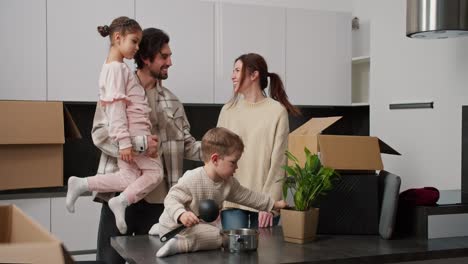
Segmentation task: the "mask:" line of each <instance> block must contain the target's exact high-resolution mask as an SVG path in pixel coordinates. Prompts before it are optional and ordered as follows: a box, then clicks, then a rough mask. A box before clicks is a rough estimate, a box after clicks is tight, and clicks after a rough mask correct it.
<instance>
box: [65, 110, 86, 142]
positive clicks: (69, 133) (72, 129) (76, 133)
mask: <svg viewBox="0 0 468 264" xmlns="http://www.w3.org/2000/svg"><path fill="white" fill-rule="evenodd" d="M63 116H64V118H65V138H66V139H74V138H82V136H81V133H80V130H79V129H78V126H77V125H76V124H75V120H73V117H72V115H71V114H70V111H68V108H67V106H65V105H63Z"/></svg>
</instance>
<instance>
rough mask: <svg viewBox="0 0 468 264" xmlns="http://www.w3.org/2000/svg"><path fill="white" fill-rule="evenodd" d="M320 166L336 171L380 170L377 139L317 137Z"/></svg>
mask: <svg viewBox="0 0 468 264" xmlns="http://www.w3.org/2000/svg"><path fill="white" fill-rule="evenodd" d="M318 148H319V151H320V160H321V161H322V164H323V165H325V166H327V167H331V168H334V169H337V170H382V169H383V163H382V158H381V156H380V147H379V139H378V138H376V137H364V136H335V135H334V136H328V135H320V136H318Z"/></svg>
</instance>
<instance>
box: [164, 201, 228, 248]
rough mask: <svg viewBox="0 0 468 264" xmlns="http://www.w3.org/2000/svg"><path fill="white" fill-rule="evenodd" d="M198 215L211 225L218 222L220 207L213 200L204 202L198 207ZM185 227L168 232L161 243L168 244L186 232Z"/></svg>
mask: <svg viewBox="0 0 468 264" xmlns="http://www.w3.org/2000/svg"><path fill="white" fill-rule="evenodd" d="M198 213H199V214H200V215H199V216H198V218H200V219H202V220H203V221H205V222H207V223H210V222H213V221H214V220H216V218H218V215H219V207H218V204H217V203H216V202H215V201H214V200H211V199H207V200H203V201H201V202H200V205H199V206H198ZM184 229H185V226H184V225H181V226H179V227H177V228H176V229H174V230H172V231H169V232H167V233H166V234H165V235H164V236H162V237H161V238H160V239H159V241H161V242H166V241H168V240H169V239H171V238H173V237H174V236H175V235H177V234H178V233H180V231H182V230H184Z"/></svg>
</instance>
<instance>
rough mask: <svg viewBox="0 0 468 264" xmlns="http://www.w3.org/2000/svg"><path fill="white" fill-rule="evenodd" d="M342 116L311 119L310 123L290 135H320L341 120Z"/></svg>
mask: <svg viewBox="0 0 468 264" xmlns="http://www.w3.org/2000/svg"><path fill="white" fill-rule="evenodd" d="M341 118H342V116H332V117H321V118H311V119H310V120H309V121H307V122H306V123H304V124H303V125H302V126H300V127H298V128H297V129H296V130H294V131H293V132H291V133H289V135H293V136H296V135H318V134H320V133H321V132H322V131H323V130H324V129H325V128H327V127H329V126H331V125H332V124H334V123H335V122H336V121H338V120H340V119H341Z"/></svg>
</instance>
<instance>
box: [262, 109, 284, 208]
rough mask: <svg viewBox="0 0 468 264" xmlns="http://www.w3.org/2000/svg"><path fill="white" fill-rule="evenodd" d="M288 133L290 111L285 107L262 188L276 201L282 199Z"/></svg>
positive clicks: (279, 121)
mask: <svg viewBox="0 0 468 264" xmlns="http://www.w3.org/2000/svg"><path fill="white" fill-rule="evenodd" d="M288 134H289V120H288V113H287V111H286V109H283V111H282V112H281V114H280V117H279V120H278V123H277V125H276V131H275V140H274V143H273V144H274V145H273V150H272V153H271V165H270V169H269V171H268V176H267V179H266V181H265V184H264V185H263V189H262V192H263V193H268V194H270V196H271V197H272V198H273V199H274V200H275V201H278V200H281V196H282V188H283V185H282V182H281V181H280V180H281V179H283V177H284V175H285V171H284V170H283V168H282V166H284V165H286V162H287V159H286V155H285V151H286V150H287V149H288Z"/></svg>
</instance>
